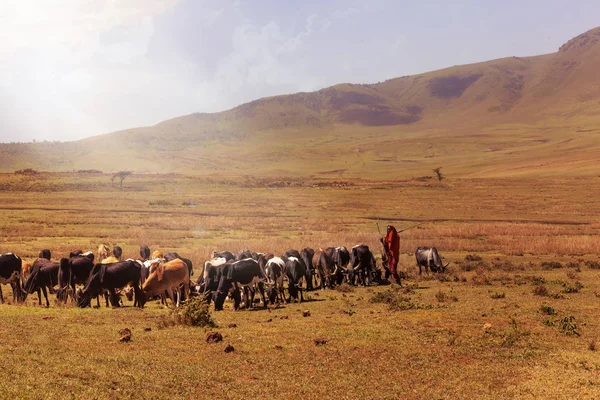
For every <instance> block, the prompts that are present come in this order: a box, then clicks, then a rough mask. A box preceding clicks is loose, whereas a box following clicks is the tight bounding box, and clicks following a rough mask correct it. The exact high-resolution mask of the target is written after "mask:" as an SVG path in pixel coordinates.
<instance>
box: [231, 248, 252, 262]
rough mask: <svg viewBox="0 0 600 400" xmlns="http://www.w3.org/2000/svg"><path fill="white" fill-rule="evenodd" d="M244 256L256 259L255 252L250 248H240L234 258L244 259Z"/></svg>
mask: <svg viewBox="0 0 600 400" xmlns="http://www.w3.org/2000/svg"><path fill="white" fill-rule="evenodd" d="M246 258H251V259H253V260H255V259H256V253H253V252H251V251H250V250H240V251H238V252H237V254H236V255H235V259H236V260H237V261H240V260H244V259H246Z"/></svg>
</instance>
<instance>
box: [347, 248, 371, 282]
mask: <svg viewBox="0 0 600 400" xmlns="http://www.w3.org/2000/svg"><path fill="white" fill-rule="evenodd" d="M376 267H377V266H376V263H375V257H373V253H372V252H371V250H370V249H369V246H367V245H366V244H360V245H357V246H354V247H353V248H352V253H351V256H350V269H351V270H352V271H351V274H352V275H351V276H350V277H349V278H350V284H351V285H354V280H355V278H356V275H358V283H359V284H362V285H363V286H367V283H368V284H369V285H371V284H372V283H373V273H374V272H375V269H376Z"/></svg>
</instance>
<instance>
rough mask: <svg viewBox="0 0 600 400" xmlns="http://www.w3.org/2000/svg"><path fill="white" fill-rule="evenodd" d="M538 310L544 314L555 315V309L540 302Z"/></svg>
mask: <svg viewBox="0 0 600 400" xmlns="http://www.w3.org/2000/svg"><path fill="white" fill-rule="evenodd" d="M540 311H541V313H542V314H546V315H556V310H555V309H554V307H551V306H548V305H545V304H542V306H541V307H540Z"/></svg>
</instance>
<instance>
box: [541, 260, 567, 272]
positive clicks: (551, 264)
mask: <svg viewBox="0 0 600 400" xmlns="http://www.w3.org/2000/svg"><path fill="white" fill-rule="evenodd" d="M540 266H541V267H542V269H543V270H549V269H556V268H562V267H563V265H562V264H561V263H559V262H558V261H543V262H542V263H541V264H540Z"/></svg>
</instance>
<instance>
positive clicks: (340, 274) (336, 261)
mask: <svg viewBox="0 0 600 400" xmlns="http://www.w3.org/2000/svg"><path fill="white" fill-rule="evenodd" d="M325 251H326V252H327V254H329V256H330V257H331V259H332V260H333V265H334V275H335V279H336V283H337V284H338V285H341V284H342V282H344V276H345V275H346V274H348V271H347V270H346V267H347V266H348V263H349V262H350V253H349V252H348V249H346V248H345V247H344V246H340V247H328V248H326V249H325Z"/></svg>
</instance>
